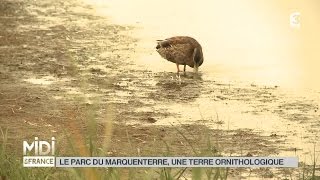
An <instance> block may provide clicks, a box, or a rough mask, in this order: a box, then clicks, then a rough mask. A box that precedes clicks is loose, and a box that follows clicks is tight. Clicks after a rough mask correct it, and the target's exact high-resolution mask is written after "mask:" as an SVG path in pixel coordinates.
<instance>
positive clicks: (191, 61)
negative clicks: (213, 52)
mask: <svg viewBox="0 0 320 180" xmlns="http://www.w3.org/2000/svg"><path fill="white" fill-rule="evenodd" d="M156 49H157V52H158V53H159V54H160V55H161V56H162V57H163V58H165V59H166V60H168V61H170V62H173V63H176V65H177V71H178V72H177V73H178V74H179V71H180V70H179V65H184V68H183V70H184V72H185V71H186V65H188V66H190V67H192V68H194V71H195V72H198V67H199V66H201V64H202V63H203V54H202V47H201V45H200V44H199V43H198V42H197V41H196V40H195V39H193V38H191V37H188V36H175V37H171V38H168V39H165V40H158V44H157V46H156Z"/></svg>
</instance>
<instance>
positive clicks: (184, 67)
mask: <svg viewBox="0 0 320 180" xmlns="http://www.w3.org/2000/svg"><path fill="white" fill-rule="evenodd" d="M183 74H184V75H186V65H184V66H183Z"/></svg>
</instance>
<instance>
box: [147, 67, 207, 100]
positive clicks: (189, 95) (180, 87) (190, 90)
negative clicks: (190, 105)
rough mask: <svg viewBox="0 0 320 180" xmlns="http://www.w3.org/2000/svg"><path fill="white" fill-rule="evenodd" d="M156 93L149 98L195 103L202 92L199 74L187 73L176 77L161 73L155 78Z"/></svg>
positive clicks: (171, 74)
mask: <svg viewBox="0 0 320 180" xmlns="http://www.w3.org/2000/svg"><path fill="white" fill-rule="evenodd" d="M155 80H156V81H157V83H156V91H154V92H152V93H150V98H152V99H154V100H159V101H195V100H196V98H198V97H199V96H200V94H201V91H202V79H201V74H200V73H198V74H196V75H195V74H193V73H190V74H189V73H188V74H185V75H181V76H176V74H175V73H161V75H160V74H159V75H158V76H155Z"/></svg>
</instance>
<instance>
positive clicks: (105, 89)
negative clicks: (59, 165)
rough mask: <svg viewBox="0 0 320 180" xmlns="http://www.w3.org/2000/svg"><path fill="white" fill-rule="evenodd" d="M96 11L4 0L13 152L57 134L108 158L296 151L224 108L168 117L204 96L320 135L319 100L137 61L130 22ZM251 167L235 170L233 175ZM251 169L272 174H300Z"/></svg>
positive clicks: (3, 88) (1, 59) (281, 136)
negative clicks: (233, 123) (239, 124)
mask: <svg viewBox="0 0 320 180" xmlns="http://www.w3.org/2000/svg"><path fill="white" fill-rule="evenodd" d="M93 12H94V9H93V7H91V6H88V5H86V4H84V3H83V2H81V1H76V0H75V1H68V2H64V1H51V0H46V1H31V0H27V1H19V0H14V1H8V0H3V1H2V3H1V5H0V25H1V27H2V28H1V29H0V79H1V81H0V102H1V104H0V106H1V108H0V127H1V128H2V129H8V146H9V147H10V148H11V149H12V152H14V154H17V155H20V154H21V152H22V146H20V145H21V142H22V141H23V140H32V139H33V138H34V137H35V136H38V137H41V138H43V139H49V138H50V137H52V136H55V137H57V139H58V142H59V146H60V147H59V151H60V153H61V154H62V155H68V154H69V155H70V154H71V155H74V154H72V152H70V149H68V148H64V147H67V146H68V142H67V140H66V137H70V138H71V139H73V140H74V141H76V142H79V144H80V145H79V146H78V147H77V148H78V149H79V153H80V155H87V153H88V152H86V151H81V149H83V147H84V146H85V145H86V144H87V141H86V138H87V137H86V135H92V137H93V138H94V140H95V146H97V147H102V148H103V151H104V152H105V153H106V154H107V155H110V156H133V155H138V156H159V155H168V154H170V155H172V156H194V155H199V154H202V155H242V156H246V155H248V156H276V155H278V154H287V155H288V156H289V155H295V152H296V151H299V150H300V149H299V147H298V146H295V145H292V146H290V145H289V146H288V145H286V143H287V141H288V134H287V132H281V131H277V130H275V131H274V132H273V133H269V132H268V133H267V134H266V133H264V132H261V131H260V130H259V129H258V130H257V129H252V128H240V129H236V128H230V129H226V128H223V127H222V126H224V127H226V126H227V123H228V122H227V120H226V119H223V118H222V117H223V114H222V115H221V114H219V115H220V116H221V117H220V118H218V117H211V118H209V117H208V116H206V114H205V112H203V117H202V118H198V119H192V121H190V122H189V123H184V122H182V123H181V122H180V121H176V122H172V121H171V120H172V119H175V118H177V119H179V118H180V119H183V118H185V116H184V114H183V113H181V109H179V108H183V107H181V105H180V104H179V103H183V104H196V102H197V100H198V99H206V100H208V102H217V105H219V104H225V105H226V106H228V104H237V103H239V102H240V103H241V104H243V103H245V104H246V105H248V107H250V108H247V110H243V111H242V112H241V113H243V114H250V115H252V114H253V115H256V114H258V115H259V114H261V113H262V114H263V113H272V114H273V115H276V116H277V117H280V118H284V119H287V120H289V121H292V122H295V121H299V122H300V123H305V124H306V126H305V128H307V131H309V130H311V129H313V130H314V132H313V135H314V137H315V138H316V137H317V136H318V135H319V128H318V127H319V125H320V124H319V121H318V120H317V119H319V117H320V114H319V112H318V105H317V103H316V102H315V101H313V100H309V99H305V98H301V99H290V98H286V97H283V96H282V94H281V93H279V91H280V90H279V87H267V86H262V87H260V86H256V85H251V86H244V87H243V86H240V85H238V84H224V83H223V82H222V81H219V80H217V81H211V80H206V79H205V80H203V79H199V80H196V81H195V80H194V79H192V78H190V77H189V76H186V77H183V80H182V82H178V81H177V80H176V79H174V78H172V77H174V72H157V73H154V72H152V71H151V70H148V69H145V68H137V66H139V64H138V65H137V64H136V63H135V59H134V58H135V57H136V54H135V53H136V48H137V44H138V43H139V39H136V38H135V37H133V36H132V35H131V32H132V31H133V30H134V27H131V26H120V25H116V24H113V23H112V22H111V21H110V20H108V19H106V18H104V17H99V16H96V15H94V13H93ZM177 102H178V103H177ZM241 104H240V105H241ZM172 107H173V108H178V109H179V110H177V111H172V109H171V108H172ZM191 108H194V109H195V110H194V111H198V109H197V108H196V107H195V106H192V107H191ZM198 114H199V113H198ZM280 118H279V119H280ZM164 119H169V120H168V121H167V122H164ZM311 135H312V133H311V134H308V135H306V136H304V138H309V137H310V136H311ZM208 140H209V141H210V142H211V143H212V146H208V144H207V142H208ZM311 140H312V139H311V138H310V141H311ZM0 141H1V140H0ZM168 147H169V149H168ZM193 148H194V149H193ZM194 151H196V152H194ZM249 171H250V172H251V170H250V169H242V170H239V169H233V170H231V176H233V177H241V176H242V175H243V174H246V173H248V172H249ZM254 171H256V172H255V173H256V176H258V177H266V178H276V177H287V175H288V174H294V175H296V173H297V172H298V170H297V169H292V170H291V169H290V170H288V172H284V171H283V170H280V169H279V170H275V171H270V170H269V169H263V168H260V169H258V170H254Z"/></svg>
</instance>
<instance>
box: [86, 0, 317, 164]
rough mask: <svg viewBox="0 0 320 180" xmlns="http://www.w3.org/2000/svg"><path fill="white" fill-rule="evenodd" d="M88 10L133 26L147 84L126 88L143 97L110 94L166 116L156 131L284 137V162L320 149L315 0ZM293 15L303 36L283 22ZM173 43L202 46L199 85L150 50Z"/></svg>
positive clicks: (95, 0) (106, 4) (115, 2)
mask: <svg viewBox="0 0 320 180" xmlns="http://www.w3.org/2000/svg"><path fill="white" fill-rule="evenodd" d="M85 2H86V3H88V4H90V5H93V6H94V7H95V11H96V13H97V14H98V15H102V16H106V17H108V18H109V19H110V21H112V22H116V23H118V24H123V25H130V26H134V27H135V30H134V31H132V33H133V34H131V35H132V36H134V37H135V38H137V39H138V43H137V48H135V52H134V53H133V55H131V58H132V59H134V60H133V61H134V64H133V65H132V67H131V68H132V69H136V70H137V69H140V70H145V71H148V72H149V74H150V77H144V79H143V80H142V81H143V83H145V84H148V85H146V87H147V86H150V87H151V88H150V87H149V88H150V89H148V90H145V89H144V90H141V87H139V86H135V85H134V84H130V86H129V87H130V88H131V90H132V91H135V90H136V91H142V92H139V93H138V92H136V93H135V94H134V93H133V94H132V93H128V92H126V91H117V92H115V95H117V96H118V97H119V98H120V99H121V98H125V99H127V98H128V97H134V96H135V95H137V96H139V97H140V98H141V101H143V102H145V103H147V104H153V105H152V107H150V106H148V107H141V108H137V109H136V111H140V112H162V111H164V110H165V111H167V112H168V113H170V114H173V115H172V116H166V117H162V118H161V120H159V121H157V122H156V123H155V124H158V125H168V124H180V123H181V124H188V123H200V124H201V123H204V124H206V125H207V126H211V127H212V128H221V129H239V128H248V129H253V130H255V131H256V132H259V133H262V134H265V135H270V136H271V135H279V136H285V138H286V139H287V141H286V142H287V144H285V145H284V146H285V147H287V149H291V150H288V151H283V152H281V154H282V155H288V156H289V155H291V156H292V155H299V157H301V158H304V157H305V156H306V155H308V156H309V155H310V153H311V150H312V149H313V146H314V144H315V143H316V147H317V149H319V148H320V147H319V143H318V140H316V139H318V138H319V136H320V132H319V123H318V120H319V117H320V116H319V111H318V108H319V105H320V81H317V80H316V79H315V78H314V77H316V76H318V75H319V73H318V71H317V68H315V67H320V66H319V62H318V61H317V59H319V57H320V54H319V53H320V51H319V49H318V48H319V47H320V46H319V44H320V41H317V40H320V35H318V34H316V33H312V32H313V31H314V32H317V31H318V32H319V30H320V28H319V27H320V26H319V23H316V22H320V15H319V14H318V13H317V12H320V11H317V10H319V9H317V8H315V5H316V4H317V3H318V2H317V1H309V2H308V3H301V2H298V1H292V2H290V3H285V2H279V1H263V2H264V3H261V1H259V2H258V1H253V0H242V1H237V2H234V1H232V2H231V1H218V0H216V1H209V0H201V1H197V2H195V1H192V2H190V3H187V2H186V1H182V0H178V1H174V2H173V1H169V0H164V1H157V2H154V1H147V0H137V1H129V0H108V1H103V0H85ZM318 7H320V6H318ZM296 11H299V12H301V14H302V17H301V18H302V20H301V22H302V24H301V27H300V28H293V27H290V25H289V20H288V18H289V15H290V13H292V12H296ZM174 35H188V36H192V37H194V38H196V39H197V40H198V41H199V42H200V43H201V44H202V47H203V51H204V58H205V61H204V64H203V66H201V67H200V71H201V79H202V80H201V81H193V80H190V79H189V78H182V80H181V81H182V82H179V81H178V80H177V79H175V77H174V72H175V71H176V67H175V65H174V64H172V63H170V62H168V61H166V60H164V59H162V58H161V57H160V56H159V55H158V54H157V52H156V51H155V41H156V40H157V39H163V38H166V37H170V36H174ZM187 71H188V73H191V71H192V70H191V69H190V68H187ZM159 74H160V76H162V75H163V76H162V77H157V76H159ZM124 81H125V80H124ZM119 83H120V85H121V82H119ZM190 84H193V85H190ZM124 86H127V84H125V85H124ZM129 87H128V88H129ZM171 87H173V88H176V89H178V90H176V89H172V88H171ZM279 87H280V88H279ZM139 89H140V90H139ZM188 89H193V90H194V89H195V90H197V89H199V92H189V90H188ZM144 91H146V92H144ZM175 93H177V94H178V93H181V94H182V95H185V96H189V99H184V98H183V97H181V96H180V95H177V94H175ZM138 94H139V95H138ZM159 94H160V96H158V95H159ZM150 97H151V98H150ZM151 100H152V102H150V101H151ZM153 101H157V103H154V102H153ZM204 120H206V121H205V122H204ZM128 123H130V122H128ZM131 123H137V122H131ZM138 123H139V122H138ZM294 148H296V149H298V151H297V152H295V151H294V150H293V149H294ZM285 149H286V148H285ZM300 150H301V151H300ZM296 153H297V154H296ZM311 154H312V153H311ZM307 161H308V160H307Z"/></svg>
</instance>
